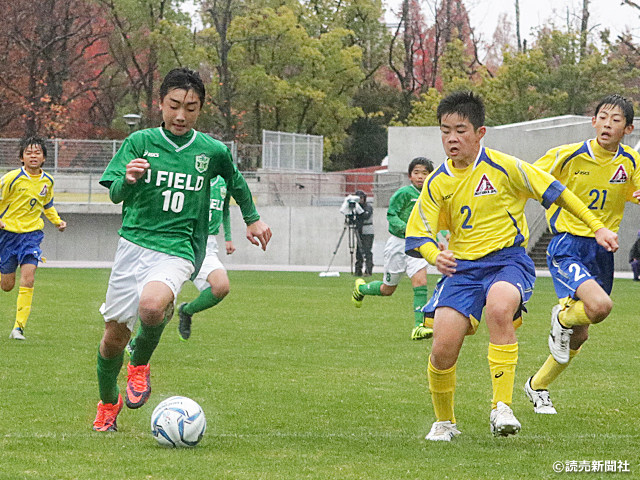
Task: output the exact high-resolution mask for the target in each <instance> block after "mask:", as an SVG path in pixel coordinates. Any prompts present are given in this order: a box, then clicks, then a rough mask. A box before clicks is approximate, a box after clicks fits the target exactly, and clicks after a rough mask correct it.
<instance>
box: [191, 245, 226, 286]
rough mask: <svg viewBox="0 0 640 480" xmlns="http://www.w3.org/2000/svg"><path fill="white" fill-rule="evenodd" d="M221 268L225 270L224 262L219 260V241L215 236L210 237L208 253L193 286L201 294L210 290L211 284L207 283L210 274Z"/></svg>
mask: <svg viewBox="0 0 640 480" xmlns="http://www.w3.org/2000/svg"><path fill="white" fill-rule="evenodd" d="M221 268H222V269H223V270H224V265H222V262H221V261H220V259H219V258H218V241H217V240H216V236H215V235H209V238H207V253H206V256H205V257H204V262H202V267H200V272H198V276H197V277H196V279H195V280H194V281H193V284H194V285H195V286H196V288H197V289H198V290H199V291H200V292H201V291H203V290H206V289H207V288H209V282H207V277H208V276H209V274H210V273H211V272H213V271H215V270H220V269H221Z"/></svg>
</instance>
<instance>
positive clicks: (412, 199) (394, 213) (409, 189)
mask: <svg viewBox="0 0 640 480" xmlns="http://www.w3.org/2000/svg"><path fill="white" fill-rule="evenodd" d="M419 196H420V192H419V191H418V189H417V188H416V187H414V186H413V185H407V186H404V187H401V188H399V189H398V190H396V192H395V193H394V194H393V195H392V196H391V199H390V200H389V208H388V209H387V221H388V222H389V233H390V234H391V235H395V236H396V237H399V238H404V237H405V231H406V229H407V221H408V220H409V216H410V215H411V210H413V206H414V205H415V203H416V200H417V199H418V197H419Z"/></svg>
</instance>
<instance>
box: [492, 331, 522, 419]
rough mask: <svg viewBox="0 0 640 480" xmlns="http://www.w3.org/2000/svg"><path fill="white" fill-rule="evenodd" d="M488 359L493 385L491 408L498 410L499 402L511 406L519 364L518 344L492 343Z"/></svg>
mask: <svg viewBox="0 0 640 480" xmlns="http://www.w3.org/2000/svg"><path fill="white" fill-rule="evenodd" d="M487 358H488V359H489V369H490V370H491V384H492V385H493V400H492V402H491V408H496V404H497V403H498V402H504V403H506V404H507V405H511V399H512V397H513V384H514V382H515V377H516V364H517V363H518V344H517V343H513V344H510V345H494V344H493V343H490V344H489V354H488V355H487Z"/></svg>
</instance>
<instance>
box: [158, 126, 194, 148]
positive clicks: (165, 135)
mask: <svg viewBox="0 0 640 480" xmlns="http://www.w3.org/2000/svg"><path fill="white" fill-rule="evenodd" d="M158 129H159V130H160V134H161V135H162V138H164V139H165V140H166V141H167V143H168V144H169V145H171V146H172V147H173V148H174V149H175V151H176V153H177V152H180V151H182V150H184V149H185V148H187V147H189V145H191V144H192V143H193V142H194V141H195V139H196V135H197V133H198V132H196V131H195V130H193V129H191V138H190V139H189V140H188V141H187V143H185V144H184V145H182V146H179V145H178V144H177V143H176V142H174V141H173V140H172V139H171V137H173V138H177V137H176V136H175V135H173V134H172V133H171V132H169V131H168V130H165V129H164V128H163V127H158ZM188 135H189V134H188V133H187V134H186V135H183V136H182V138H186V137H187V136H188ZM170 136H171V137H170Z"/></svg>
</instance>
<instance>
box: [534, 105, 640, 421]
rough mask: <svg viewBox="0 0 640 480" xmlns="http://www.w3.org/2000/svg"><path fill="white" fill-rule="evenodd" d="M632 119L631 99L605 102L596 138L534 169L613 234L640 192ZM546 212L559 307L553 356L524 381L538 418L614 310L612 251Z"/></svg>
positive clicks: (558, 212)
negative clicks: (555, 385)
mask: <svg viewBox="0 0 640 480" xmlns="http://www.w3.org/2000/svg"><path fill="white" fill-rule="evenodd" d="M633 114H634V112H633V105H632V103H631V102H630V101H629V100H627V99H625V98H624V97H621V96H620V95H610V96H607V97H605V98H604V99H603V100H602V101H601V102H600V103H599V105H598V106H597V107H596V111H595V116H594V117H593V118H592V120H591V123H592V125H593V127H594V128H595V130H596V138H594V139H591V140H587V141H585V142H580V143H574V144H571V145H563V146H560V147H557V148H554V149H551V150H549V151H548V152H547V153H546V154H545V155H544V156H543V157H542V158H540V159H539V160H538V161H537V162H535V164H534V165H536V166H537V167H539V168H540V169H542V170H545V171H546V172H549V173H550V174H551V175H553V176H554V177H555V178H556V179H558V180H559V181H560V182H562V183H563V184H564V185H566V186H567V188H569V189H570V190H571V191H572V192H573V193H575V194H576V195H577V196H578V197H579V198H580V199H581V200H582V201H583V202H584V203H585V204H586V205H588V207H589V209H590V210H591V212H592V213H593V214H594V215H595V216H596V218H598V219H599V220H600V221H601V222H602V223H603V224H604V225H605V226H606V227H607V228H609V229H611V230H613V231H614V232H617V231H618V227H619V225H620V221H621V220H622V215H623V213H624V206H625V202H626V201H628V200H632V199H633V193H634V191H637V190H640V155H639V154H638V152H636V151H635V150H633V149H632V148H631V147H628V146H626V145H623V144H622V143H621V142H622V139H623V137H624V135H628V134H630V133H631V132H632V131H633ZM636 203H637V201H636ZM546 215H547V223H548V225H549V229H550V230H551V232H552V233H554V234H555V236H554V237H553V239H552V240H551V242H550V244H549V247H548V249H547V264H548V265H549V271H550V272H551V276H552V278H553V284H554V287H555V290H556V294H557V296H558V299H559V304H558V305H556V306H555V307H554V308H553V310H552V314H551V333H550V335H549V350H550V351H551V355H549V357H548V358H547V360H546V362H545V363H544V365H543V366H542V367H541V368H540V370H538V372H537V373H536V374H535V375H534V376H533V377H531V378H529V379H528V380H527V383H526V384H525V392H526V394H527V396H528V397H529V399H530V400H531V401H532V402H533V404H534V411H535V412H536V413H543V414H555V413H556V409H555V407H554V406H553V403H552V402H551V399H550V398H549V385H550V384H551V383H552V382H553V381H554V380H555V379H556V378H557V377H558V376H559V375H560V374H561V373H562V371H563V370H564V369H565V368H566V367H567V366H568V364H569V362H570V361H571V360H572V359H573V358H574V357H575V356H576V355H577V354H578V352H579V351H580V347H581V346H582V344H583V343H584V342H585V341H586V340H587V338H588V330H589V325H591V324H595V323H600V322H602V321H603V320H604V319H605V318H607V316H608V315H609V313H610V312H611V308H612V306H613V303H612V301H611V298H609V295H610V293H611V288H612V287H613V253H611V252H609V251H607V250H605V249H604V248H602V247H600V246H599V245H598V244H597V243H596V240H595V239H594V236H593V233H592V232H591V231H590V230H589V229H588V228H585V226H584V225H583V224H582V223H581V222H579V221H577V220H576V218H575V217H573V216H572V215H570V214H569V213H567V212H566V211H565V210H564V209H562V208H561V207H559V206H556V205H554V206H553V207H551V208H550V209H548V210H547V214H546Z"/></svg>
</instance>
